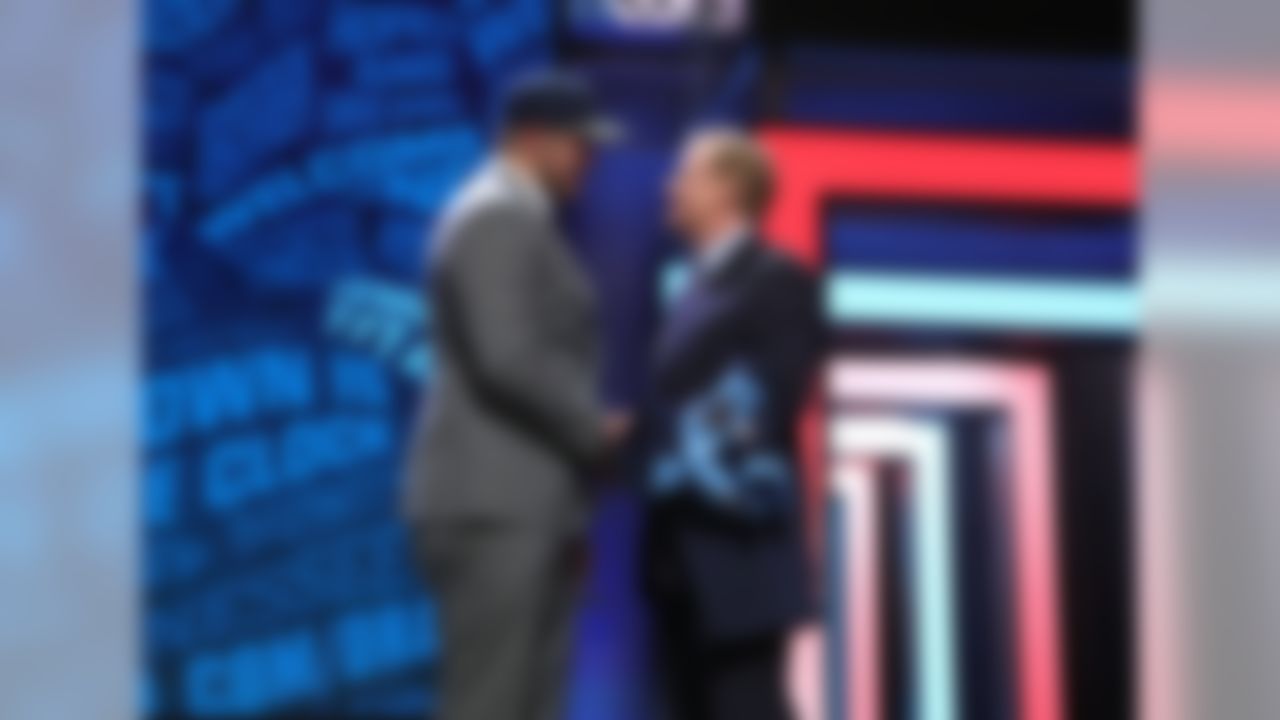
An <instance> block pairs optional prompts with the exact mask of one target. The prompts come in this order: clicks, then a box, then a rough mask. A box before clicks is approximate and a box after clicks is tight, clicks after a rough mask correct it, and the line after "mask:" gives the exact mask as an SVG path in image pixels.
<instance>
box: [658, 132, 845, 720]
mask: <svg viewBox="0 0 1280 720" xmlns="http://www.w3.org/2000/svg"><path fill="white" fill-rule="evenodd" d="M771 186H772V173H771V170H770V165H769V162H768V158H767V157H766V155H765V154H764V152H763V151H762V149H761V148H760V147H759V146H758V145H756V143H755V142H754V141H753V140H751V139H750V137H749V136H746V135H744V134H741V133H738V132H736V131H732V130H704V131H701V132H698V133H696V134H695V135H694V136H693V137H692V138H691V139H690V140H689V142H688V143H687V145H686V147H685V149H684V152H683V154H682V157H681V160H680V163H679V166H678V169H677V170H676V173H675V175H674V177H673V179H672V182H671V185H670V188H669V191H670V198H669V201H670V214H671V217H670V220H671V221H672V224H673V225H674V226H675V228H676V229H677V230H678V231H679V232H680V234H681V235H682V237H683V238H685V239H686V241H687V244H688V246H689V250H690V254H691V261H692V262H691V265H692V267H691V272H690V273H689V279H688V281H687V285H686V287H685V288H684V289H683V290H682V291H681V294H680V295H679V296H678V297H677V298H675V300H674V304H673V305H672V307H671V311H670V315H669V317H668V319H667V322H666V324H665V326H664V328H663V331H662V333H661V335H660V339H659V343H658V348H657V353H656V363H655V365H656V368H655V376H654V383H653V384H654V397H653V402H652V403H651V408H650V412H649V416H648V418H647V422H646V425H647V435H648V436H649V444H648V451H647V452H646V459H645V474H646V481H647V492H648V495H649V498H650V503H649V512H648V523H647V532H646V538H645V542H644V551H645V552H644V554H645V558H644V563H643V564H644V568H645V585H646V589H647V592H648V594H649V596H650V599H651V601H652V606H653V608H654V619H655V624H656V636H657V638H658V653H657V655H658V659H659V662H660V666H661V675H662V677H663V679H664V681H665V682H664V690H665V693H664V694H665V696H666V703H665V705H666V707H667V708H668V713H667V714H668V716H669V717H670V718H671V719H672V720H786V719H787V718H790V717H791V716H792V713H791V710H790V707H789V703H788V700H787V697H786V693H785V687H784V684H783V674H784V665H785V659H786V641H787V637H788V632H789V630H791V629H793V628H794V627H795V626H796V625H797V624H798V623H800V622H801V621H802V620H804V619H805V618H806V617H807V616H808V615H809V614H810V613H811V612H812V609H813V608H812V603H813V594H812V588H811V582H810V578H809V574H808V572H807V559H806V553H805V548H804V542H803V532H802V528H801V518H800V489H799V476H798V471H797V467H796V463H795V450H796V445H795V437H794V436H795V432H794V431H795V428H796V425H797V422H796V421H797V417H798V415H799V412H800V410H801V408H802V406H803V404H804V402H805V399H806V396H807V394H808V391H809V389H810V385H811V380H812V378H813V374H814V372H813V371H814V369H815V365H816V363H817V361H818V359H819V356H820V354H821V350H822V344H823V326H822V321H821V317H820V310H819V302H818V293H817V290H816V283H815V282H814V280H813V278H812V277H811V276H810V275H809V273H807V272H806V271H805V270H804V269H802V268H801V267H800V266H799V265H797V264H795V263H794V262H793V261H791V260H789V259H787V258H785V257H784V256H783V255H781V254H779V253H777V252H775V251H774V250H772V249H770V248H768V247H767V245H766V243H764V242H763V241H762V240H761V239H760V237H759V234H758V232H757V230H756V226H757V220H758V218H759V217H760V215H761V214H762V213H763V212H764V211H765V209H766V207H767V205H768V202H769V198H770V191H771Z"/></svg>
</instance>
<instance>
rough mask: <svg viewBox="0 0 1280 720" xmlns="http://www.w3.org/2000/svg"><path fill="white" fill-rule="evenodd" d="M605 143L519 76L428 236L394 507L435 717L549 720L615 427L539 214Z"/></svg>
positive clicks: (601, 125)
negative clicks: (432, 613)
mask: <svg viewBox="0 0 1280 720" xmlns="http://www.w3.org/2000/svg"><path fill="white" fill-rule="evenodd" d="M609 134H613V131H612V127H611V126H610V125H609V124H608V123H607V121H605V120H604V119H603V118H602V117H601V116H600V114H599V112H598V110H597V108H596V106H595V103H594V101H593V99H592V98H591V95H590V93H589V92H588V91H587V90H586V87H585V85H583V84H582V83H581V82H580V81H578V80H577V79H576V78H574V77H572V76H567V75H563V74H542V75H538V76H533V77H529V78H526V79H525V80H524V81H523V82H522V83H520V84H518V85H517V86H516V87H515V88H514V89H513V90H512V92H511V93H510V94H509V95H508V98H507V101H506V104H505V106H504V114H503V124H502V127H501V128H500V138H499V145H498V150H497V152H496V153H495V156H494V157H493V158H492V159H491V160H490V161H489V162H488V164H487V165H486V166H484V167H483V168H482V169H480V170H479V171H478V172H477V173H476V174H475V176H474V177H472V178H471V179H470V180H469V181H468V182H467V183H466V184H465V186H464V187H463V188H462V189H461V191H460V192H459V194H458V195H457V196H456V197H455V198H454V200H453V201H452V203H451V205H450V207H449V208H448V209H447V211H446V212H445V214H444V218H443V220H442V221H441V224H440V226H439V227H438V228H437V232H436V236H435V238H434V241H433V247H432V261H431V268H432V274H431V279H430V290H431V296H432V300H433V303H434V307H435V309H436V317H437V328H438V335H437V337H436V353H437V356H436V357H437V365H436V373H437V374H436V376H435V379H434V382H433V383H432V386H431V390H430V397H429V398H428V399H427V401H426V402H427V405H426V407H425V408H424V411H423V413H422V416H421V418H420V421H419V427H418V429H417V432H416V435H415V437H414V439H413V447H412V456H411V460H410V466H409V477H408V478H407V485H406V493H405V498H404V503H405V510H406V513H407V515H408V517H409V519H410V521H411V523H412V526H413V529H414V533H415V543H416V548H415V549H416V550H417V553H418V555H419V557H420V558H421V562H422V564H423V566H424V570H425V572H426V576H427V580H428V583H429V585H430V588H431V590H432V592H433V593H434V597H435V599H436V600H437V604H438V611H439V620H440V629H441V633H442V639H443V648H442V664H441V675H440V684H439V691H440V707H439V712H438V714H437V717H438V718H439V720H559V718H560V715H561V710H560V700H561V695H562V690H563V685H564V672H565V669H566V666H567V661H568V651H569V649H570V628H571V622H572V611H573V607H574V602H573V601H574V595H575V586H576V580H577V578H576V575H577V574H578V573H579V572H580V570H581V563H580V558H581V551H582V542H583V530H584V528H585V520H586V514H587V511H588V508H587V493H586V489H585V488H584V486H583V484H582V482H583V478H582V471H583V469H584V468H587V467H589V466H591V465H592V464H593V463H597V462H599V461H600V460H601V459H602V458H604V457H605V456H606V455H608V453H609V451H610V449H611V448H612V447H614V446H616V445H617V444H618V443H620V442H621V441H622V438H623V436H625V435H626V434H627V431H628V428H629V425H630V419H629V416H628V415H626V414H625V413H622V412H613V411H609V410H607V409H605V408H604V407H603V405H602V403H601V401H600V400H599V398H598V395H597V379H598V372H597V355H598V350H597V343H598V332H597V328H596V315H595V311H594V303H593V298H592V290H591V287H590V285H589V282H588V279H587V278H586V277H585V275H584V274H583V272H582V270H581V269H580V268H579V266H578V264H577V262H576V260H575V258H574V257H573V256H572V254H571V251H570V248H569V247H568V246H567V244H566V242H565V240H564V238H563V236H562V234H561V232H560V230H559V229H558V228H557V226H556V217H555V205H556V204H557V202H559V201H561V200H563V199H565V198H567V197H569V196H570V195H572V194H573V193H574V192H575V191H576V189H577V185H578V183H579V182H580V180H581V178H582V175H583V173H584V171H585V170H586V166H587V162H588V160H589V158H590V155H591V151H592V147H593V145H594V144H595V143H597V142H600V141H602V140H604V139H605V138H606V135H609Z"/></svg>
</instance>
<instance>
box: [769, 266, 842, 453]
mask: <svg viewBox="0 0 1280 720" xmlns="http://www.w3.org/2000/svg"><path fill="white" fill-rule="evenodd" d="M756 317H757V318H758V323H759V325H758V328H759V329H760V334H759V335H758V338H759V340H758V344H757V347H758V350H757V352H756V358H757V363H758V368H759V371H760V372H761V374H762V375H763V377H764V382H765V385H766V386H767V387H768V388H769V390H768V393H769V397H770V406H771V407H772V408H773V409H774V410H773V411H772V412H771V413H770V416H771V418H772V419H773V421H774V422H776V423H777V424H776V426H775V428H774V429H775V432H778V433H781V434H784V435H785V434H789V433H790V432H791V431H792V430H793V428H794V425H795V419H796V414H797V413H798V412H799V411H800V410H801V409H802V407H803V405H804V402H805V400H806V398H807V396H808V393H809V389H810V386H811V383H812V381H813V375H814V370H815V369H816V367H817V364H818V362H819V360H820V359H821V356H822V353H823V350H824V349H825V346H826V329H825V325H824V323H823V320H822V310H821V301H820V297H819V287H818V283H817V282H816V281H815V280H814V279H813V277H812V276H811V275H810V274H809V273H808V272H806V271H804V270H802V269H800V268H798V267H790V266H787V267H786V268H785V270H782V271H779V272H778V273H777V274H776V276H775V277H774V278H772V279H771V280H770V282H769V283H768V287H767V289H766V290H765V291H764V292H763V293H761V295H760V303H759V305H758V306H757V310H756Z"/></svg>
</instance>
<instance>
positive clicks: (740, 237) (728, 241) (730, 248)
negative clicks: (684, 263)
mask: <svg viewBox="0 0 1280 720" xmlns="http://www.w3.org/2000/svg"><path fill="white" fill-rule="evenodd" d="M753 235H754V233H752V231H751V228H750V226H748V225H745V224H743V225H737V226H735V227H733V228H731V229H730V230H728V231H726V232H723V233H721V234H720V235H718V236H717V237H716V238H715V239H714V240H712V241H711V243H710V244H709V245H705V246H703V247H702V248H701V249H700V250H699V251H698V253H697V255H696V257H695V258H694V264H695V265H696V266H697V268H698V272H699V273H700V274H702V275H704V276H710V275H714V274H715V273H718V272H720V271H721V270H722V269H724V267H725V266H726V265H728V264H729V261H730V260H732V259H733V257H734V256H735V255H737V254H738V250H739V249H741V248H742V247H743V246H745V245H747V244H748V243H749V242H751V238H752V237H753Z"/></svg>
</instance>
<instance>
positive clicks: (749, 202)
mask: <svg viewBox="0 0 1280 720" xmlns="http://www.w3.org/2000/svg"><path fill="white" fill-rule="evenodd" d="M691 142H694V143H697V144H699V145H703V146H704V147H706V152H707V157H708V162H710V164H711V169H712V170H713V171H714V172H715V173H716V174H718V175H719V176H720V177H722V178H724V179H725V180H726V181H728V182H729V183H730V185H731V186H732V187H733V190H734V194H735V195H736V196H737V198H738V202H739V203H740V204H741V208H742V209H743V210H744V211H745V212H747V213H749V214H750V215H752V216H753V217H758V216H760V215H762V214H764V212H765V211H766V210H767V209H768V208H769V202H770V201H771V200H772V199H773V185H774V180H773V162H772V161H771V160H770V159H769V154H768V153H767V152H765V150H764V148H763V147H761V146H760V144H759V143H758V142H756V141H755V139H754V138H752V137H751V136H750V135H748V134H747V133H745V132H742V131H741V130H736V129H733V128H708V129H703V130H698V131H696V132H695V133H694V134H693V136H692V138H691Z"/></svg>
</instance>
